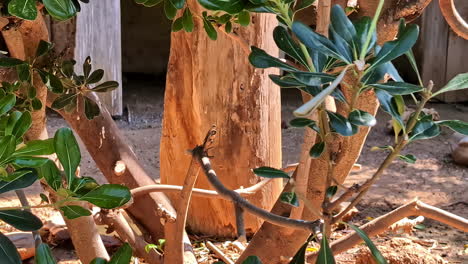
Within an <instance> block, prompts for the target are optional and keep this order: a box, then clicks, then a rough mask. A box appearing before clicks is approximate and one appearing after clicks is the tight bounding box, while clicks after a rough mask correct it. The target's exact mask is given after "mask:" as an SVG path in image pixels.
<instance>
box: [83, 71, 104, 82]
mask: <svg viewBox="0 0 468 264" xmlns="http://www.w3.org/2000/svg"><path fill="white" fill-rule="evenodd" d="M102 77H104V70H103V69H97V70H95V71H93V73H91V75H89V77H88V79H86V83H87V84H93V83H97V82H99V81H101V80H102Z"/></svg>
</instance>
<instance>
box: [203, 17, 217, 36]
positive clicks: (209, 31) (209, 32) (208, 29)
mask: <svg viewBox="0 0 468 264" xmlns="http://www.w3.org/2000/svg"><path fill="white" fill-rule="evenodd" d="M203 28H204V29H205V31H206V34H207V35H208V37H209V38H210V39H212V40H216V39H217V38H218V32H217V31H216V29H215V28H214V27H213V24H211V22H210V21H208V19H207V18H206V16H203Z"/></svg>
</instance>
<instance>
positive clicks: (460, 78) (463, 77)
mask: <svg viewBox="0 0 468 264" xmlns="http://www.w3.org/2000/svg"><path fill="white" fill-rule="evenodd" d="M466 88H468V72H467V73H460V74H458V75H457V76H455V77H454V78H453V79H452V80H450V81H449V82H448V83H447V84H446V85H445V86H444V87H442V88H441V89H440V90H439V91H437V92H435V93H434V94H433V95H432V96H436V95H439V94H441V93H445V92H450V91H457V90H462V89H466Z"/></svg>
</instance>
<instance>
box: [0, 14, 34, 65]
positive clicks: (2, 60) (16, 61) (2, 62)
mask: <svg viewBox="0 0 468 264" xmlns="http://www.w3.org/2000/svg"><path fill="white" fill-rule="evenodd" d="M34 9H36V7H34ZM24 63H25V62H24V61H22V60H19V59H15V58H9V57H3V58H0V67H3V68H12V67H16V66H18V65H21V64H24Z"/></svg>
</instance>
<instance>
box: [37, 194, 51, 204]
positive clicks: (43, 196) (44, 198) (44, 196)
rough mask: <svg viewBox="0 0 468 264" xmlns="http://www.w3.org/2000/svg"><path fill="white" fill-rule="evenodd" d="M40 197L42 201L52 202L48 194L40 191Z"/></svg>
mask: <svg viewBox="0 0 468 264" xmlns="http://www.w3.org/2000/svg"><path fill="white" fill-rule="evenodd" d="M39 197H41V202H44V203H50V200H49V197H47V195H45V194H43V193H40V194H39Z"/></svg>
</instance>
